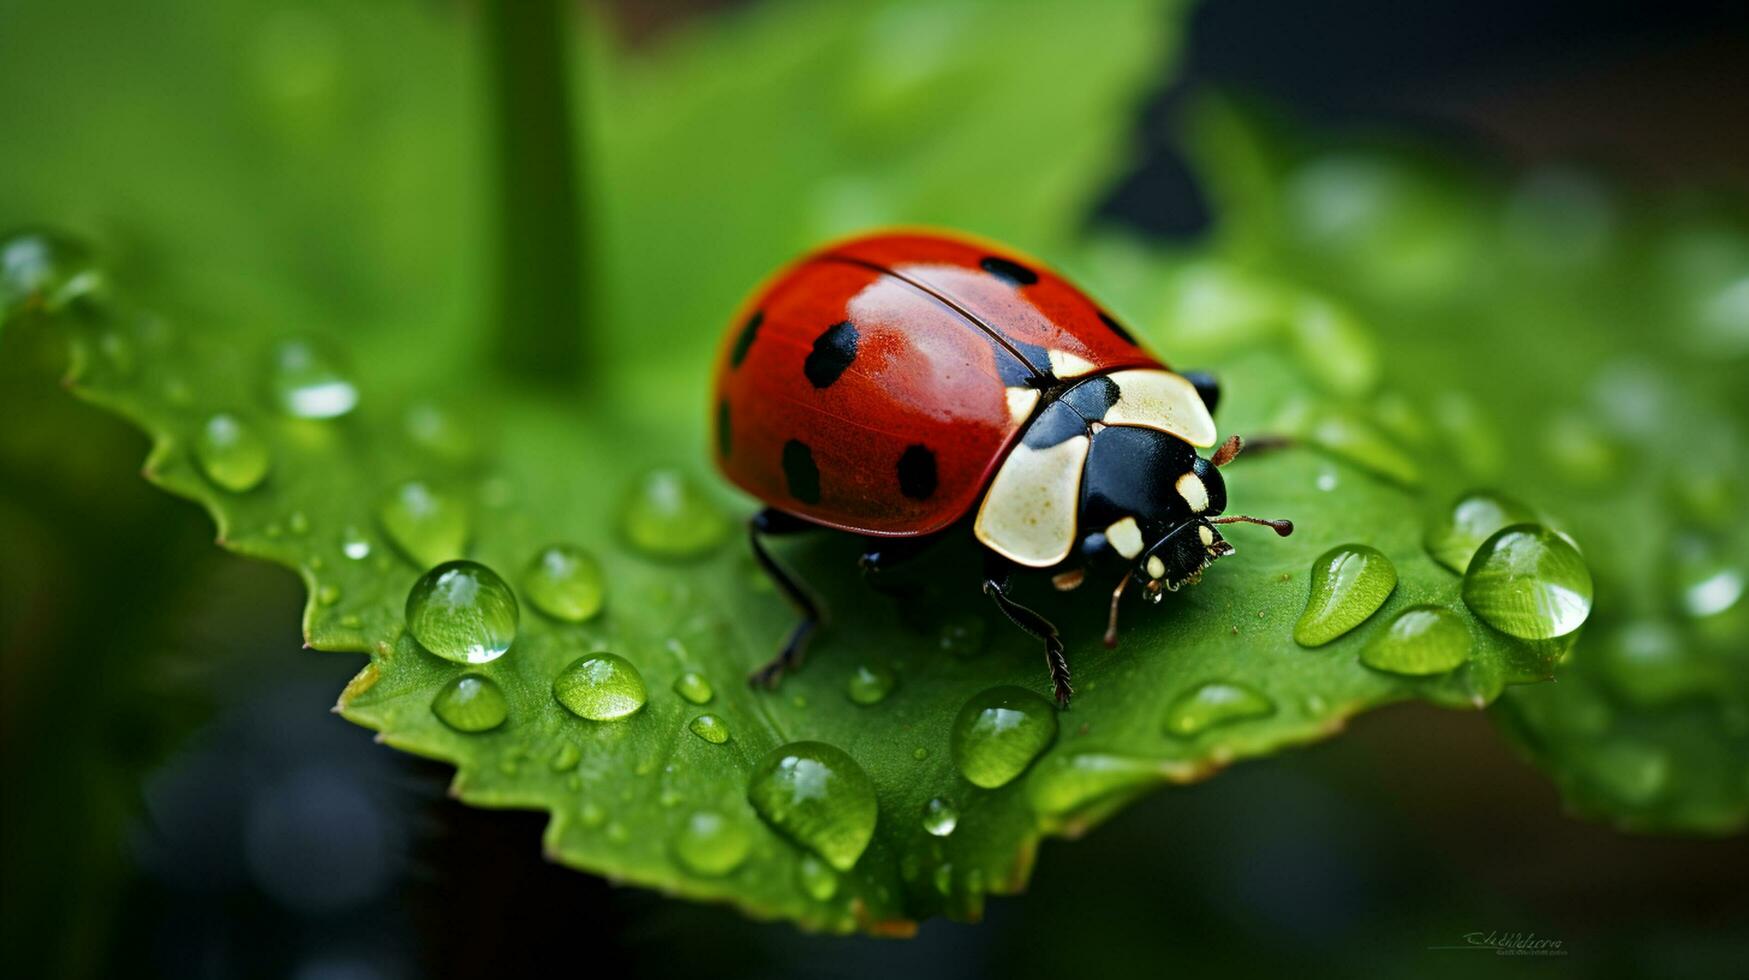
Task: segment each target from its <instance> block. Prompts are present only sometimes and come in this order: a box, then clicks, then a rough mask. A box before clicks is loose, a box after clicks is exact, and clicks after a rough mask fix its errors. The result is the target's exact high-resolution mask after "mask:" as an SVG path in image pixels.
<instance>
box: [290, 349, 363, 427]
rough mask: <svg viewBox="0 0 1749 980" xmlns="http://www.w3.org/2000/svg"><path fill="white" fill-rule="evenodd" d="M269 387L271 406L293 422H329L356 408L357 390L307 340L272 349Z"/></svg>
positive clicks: (329, 360) (332, 359)
mask: <svg viewBox="0 0 1749 980" xmlns="http://www.w3.org/2000/svg"><path fill="white" fill-rule="evenodd" d="M271 366H272V373H271V378H270V383H269V387H270V389H271V391H272V392H273V400H274V404H275V405H277V406H278V407H279V410H280V411H282V412H284V413H285V414H287V415H290V416H292V417H294V418H300V419H332V418H339V417H340V416H342V415H345V414H346V413H348V412H350V411H352V409H353V408H354V407H355V406H357V405H358V389H357V388H355V387H354V386H353V384H352V381H351V380H350V379H349V378H347V376H346V374H345V373H344V372H342V371H341V370H340V369H339V368H337V367H336V366H335V358H333V357H331V356H330V355H329V354H328V353H327V351H326V350H324V349H323V346H322V345H321V344H319V343H318V342H316V341H314V340H311V339H310V338H307V337H296V338H292V339H290V340H284V341H281V342H280V343H278V344H276V345H274V348H273V352H272V365H271Z"/></svg>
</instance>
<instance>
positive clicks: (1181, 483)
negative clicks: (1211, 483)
mask: <svg viewBox="0 0 1749 980" xmlns="http://www.w3.org/2000/svg"><path fill="white" fill-rule="evenodd" d="M1174 486H1176V487H1177V488H1178V495H1179V496H1180V497H1183V498H1184V502H1185V503H1187V504H1189V505H1190V512H1191V513H1192V514H1200V513H1202V512H1203V511H1205V510H1208V509H1209V488H1208V487H1205V486H1203V484H1202V477H1200V476H1197V475H1196V474H1195V473H1186V474H1184V475H1183V476H1181V477H1179V478H1178V482H1177V483H1176V484H1174Z"/></svg>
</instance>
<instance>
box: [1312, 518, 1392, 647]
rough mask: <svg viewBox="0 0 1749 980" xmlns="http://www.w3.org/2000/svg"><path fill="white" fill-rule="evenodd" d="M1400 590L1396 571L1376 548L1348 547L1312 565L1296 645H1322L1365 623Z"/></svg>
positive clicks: (1330, 551) (1338, 548)
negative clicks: (1307, 593) (1304, 609)
mask: <svg viewBox="0 0 1749 980" xmlns="http://www.w3.org/2000/svg"><path fill="white" fill-rule="evenodd" d="M1396 587H1397V569H1396V566H1394V565H1392V564H1391V560H1390V559H1389V558H1386V557H1385V556H1384V554H1383V553H1381V552H1380V551H1379V550H1378V549H1377V548H1369V547H1367V546H1366V545H1364V544H1345V545H1338V546H1337V547H1335V548H1331V549H1330V550H1329V551H1326V552H1324V553H1323V554H1322V555H1319V556H1318V560H1317V561H1316V562H1314V563H1313V564H1312V589H1311V594H1310V595H1309V596H1307V597H1306V611H1305V612H1304V613H1302V614H1301V615H1300V621H1299V622H1298V623H1296V624H1295V625H1294V642H1295V643H1298V644H1299V645H1300V646H1305V647H1316V646H1323V645H1324V644H1326V643H1329V642H1330V641H1331V640H1334V639H1336V638H1337V637H1339V636H1341V635H1342V634H1344V633H1346V632H1348V631H1349V630H1351V629H1354V628H1355V627H1356V626H1359V625H1360V624H1361V623H1363V622H1365V621H1366V619H1367V617H1368V616H1371V615H1372V614H1373V613H1375V612H1378V609H1379V607H1380V606H1382V605H1384V604H1385V600H1386V599H1387V598H1389V597H1390V595H1391V591H1392V590H1393V589H1395V588H1396Z"/></svg>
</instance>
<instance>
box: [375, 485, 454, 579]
mask: <svg viewBox="0 0 1749 980" xmlns="http://www.w3.org/2000/svg"><path fill="white" fill-rule="evenodd" d="M377 520H378V521H379V522H381V524H382V526H383V531H384V532H385V533H387V534H388V536H389V540H391V541H393V542H394V543H395V546H396V547H398V548H400V549H401V551H402V552H404V553H405V554H406V555H407V557H409V558H411V559H413V560H414V561H416V562H418V563H419V564H421V565H435V564H437V563H438V562H444V561H449V560H450V559H452V558H460V557H461V556H462V552H464V551H465V550H467V546H468V531H469V528H468V523H469V518H468V509H467V506H466V505H465V504H463V503H462V502H461V501H460V500H458V499H456V498H455V497H453V496H451V495H449V494H447V493H444V492H442V491H440V490H435V489H433V488H432V487H431V486H430V485H429V484H427V483H424V482H423V481H420V480H409V481H407V482H406V483H403V484H401V485H400V486H398V487H396V488H394V489H393V490H391V491H389V494H388V496H387V497H385V498H383V501H382V503H380V504H378V505H377Z"/></svg>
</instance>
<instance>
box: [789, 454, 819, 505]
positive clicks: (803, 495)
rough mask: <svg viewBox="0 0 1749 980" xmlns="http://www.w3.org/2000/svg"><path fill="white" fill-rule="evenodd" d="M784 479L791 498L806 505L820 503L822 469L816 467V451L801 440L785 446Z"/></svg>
mask: <svg viewBox="0 0 1749 980" xmlns="http://www.w3.org/2000/svg"><path fill="white" fill-rule="evenodd" d="M783 478H784V480H785V482H787V483H788V484H789V495H790V496H792V497H794V498H796V499H797V500H799V501H801V502H802V503H804V504H817V503H819V502H820V468H819V467H818V466H815V465H814V451H813V450H812V449H809V448H808V444H807V443H805V442H802V441H801V440H800V439H791V440H790V441H788V442H786V443H784V444H783Z"/></svg>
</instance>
